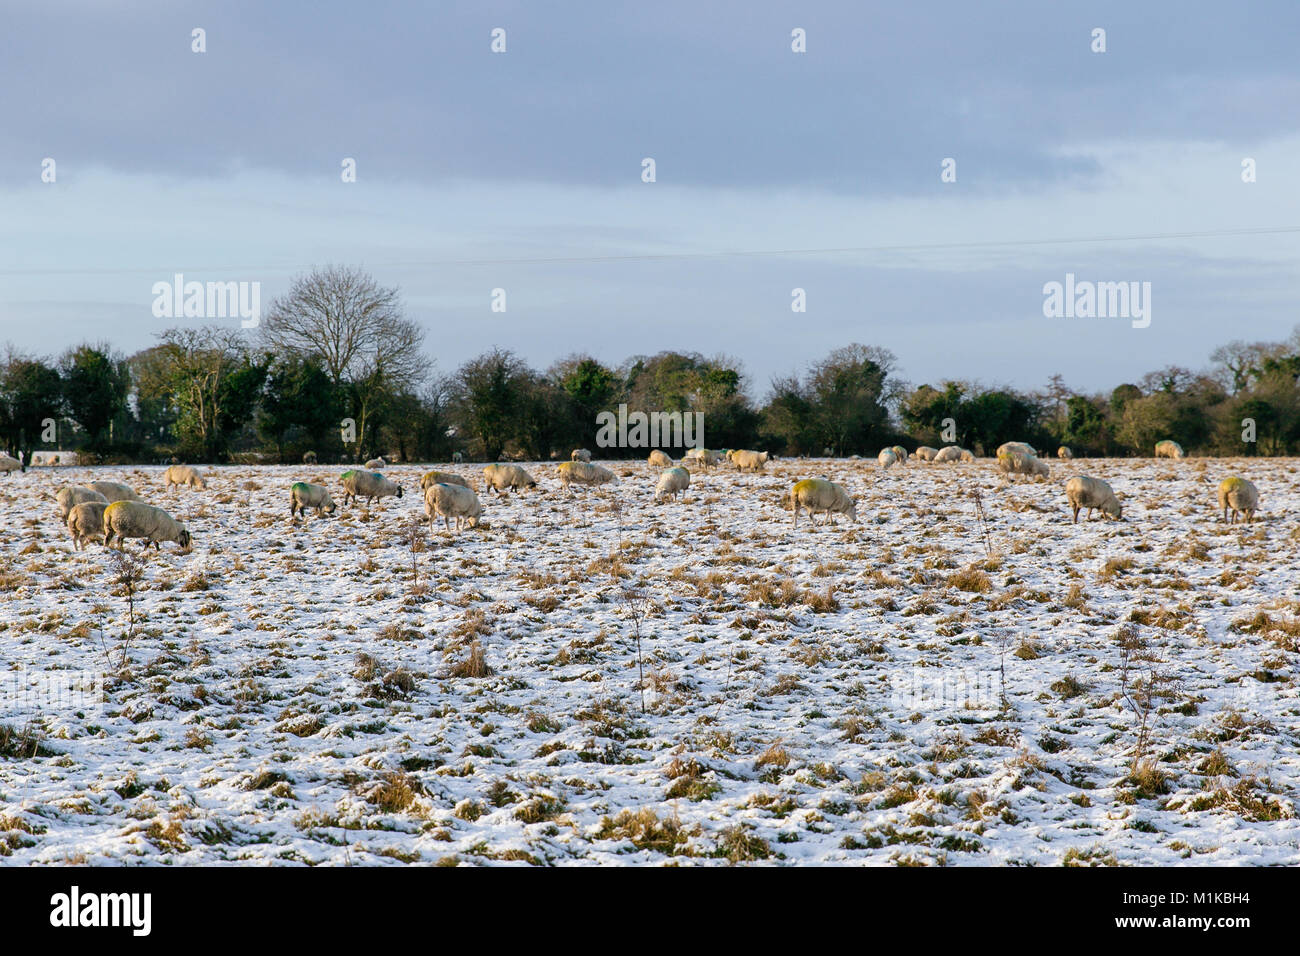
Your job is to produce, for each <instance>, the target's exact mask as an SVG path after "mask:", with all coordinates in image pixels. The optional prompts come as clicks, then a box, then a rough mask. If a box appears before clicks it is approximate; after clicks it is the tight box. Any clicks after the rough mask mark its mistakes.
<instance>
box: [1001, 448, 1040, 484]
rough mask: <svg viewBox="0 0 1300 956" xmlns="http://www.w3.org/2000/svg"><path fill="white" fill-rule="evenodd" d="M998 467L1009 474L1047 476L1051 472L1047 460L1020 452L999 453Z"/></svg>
mask: <svg viewBox="0 0 1300 956" xmlns="http://www.w3.org/2000/svg"><path fill="white" fill-rule="evenodd" d="M998 467H999V468H1000V469H1002V471H1004V472H1005V473H1007V474H1009V475H1031V476H1037V477H1039V478H1046V477H1048V476H1049V475H1050V474H1051V470H1050V469H1049V468H1048V467H1047V462H1045V461H1043V460H1042V459H1041V458H1038V457H1037V456H1035V455H1024V454H1021V453H1020V452H1012V453H1010V454H1008V453H1006V452H1003V453H1002V454H999V455H998Z"/></svg>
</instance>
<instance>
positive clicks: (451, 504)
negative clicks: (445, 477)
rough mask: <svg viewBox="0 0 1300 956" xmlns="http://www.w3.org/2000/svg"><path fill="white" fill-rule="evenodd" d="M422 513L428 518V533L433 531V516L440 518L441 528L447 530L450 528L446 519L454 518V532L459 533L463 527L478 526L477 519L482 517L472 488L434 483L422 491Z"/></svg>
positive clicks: (476, 496) (480, 506) (481, 510)
mask: <svg viewBox="0 0 1300 956" xmlns="http://www.w3.org/2000/svg"><path fill="white" fill-rule="evenodd" d="M424 513H425V514H426V515H428V516H429V531H430V532H432V531H433V519H434V516H435V515H440V516H441V517H442V524H443V527H445V528H447V529H448V530H450V528H451V522H450V521H449V520H448V519H450V518H455V519H456V530H457V531H460V530H461V529H462V528H464V527H468V528H474V527H477V526H478V522H479V518H480V517H481V516H482V515H483V505H482V504H481V503H480V502H479V500H478V495H476V494H474V490H473V489H472V488H467V487H465V486H464V485H453V484H447V483H444V482H435V483H434V484H432V485H430V486H429V487H428V488H426V489H425V491H424Z"/></svg>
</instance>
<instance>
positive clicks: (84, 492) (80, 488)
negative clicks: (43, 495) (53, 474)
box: [54, 485, 108, 522]
mask: <svg viewBox="0 0 1300 956" xmlns="http://www.w3.org/2000/svg"><path fill="white" fill-rule="evenodd" d="M86 501H98V502H100V503H101V504H108V499H107V498H105V497H104V496H103V495H101V494H100V493H99V492H98V491H96V490H95V489H94V488H87V487H86V486H85V485H64V486H63V487H62V488H60V489H59V491H58V493H57V494H56V495H55V496H54V503H55V505H56V507H57V508H58V509H59V520H60V521H64V522H66V521H67V520H68V513H69V512H70V511H72V509H73V507H75V506H76V505H79V504H82V503H83V502H86Z"/></svg>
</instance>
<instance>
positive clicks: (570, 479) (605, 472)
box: [557, 461, 618, 490]
mask: <svg viewBox="0 0 1300 956" xmlns="http://www.w3.org/2000/svg"><path fill="white" fill-rule="evenodd" d="M557 470H558V471H559V474H560V484H562V485H564V487H566V488H569V486H570V485H604V484H608V483H609V482H611V481H618V478H617V477H615V475H614V473H613V472H612V471H610V470H609V469H608V468H602V467H601V466H600V465H589V464H587V463H586V462H585V461H565V462H561V463H560V465H559V468H558V469H557ZM570 490H572V489H571V488H570Z"/></svg>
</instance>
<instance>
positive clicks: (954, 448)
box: [917, 445, 966, 461]
mask: <svg viewBox="0 0 1300 956" xmlns="http://www.w3.org/2000/svg"><path fill="white" fill-rule="evenodd" d="M917 451H920V449H919V448H918V449H917ZM965 451H966V449H964V448H962V447H960V446H958V445H945V446H944V447H942V448H940V449H939V450H938V451H937V452H935V453H934V458H933V459H932V460H933V461H963V460H964V459H963V458H962V454H963V453H964V452H965Z"/></svg>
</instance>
